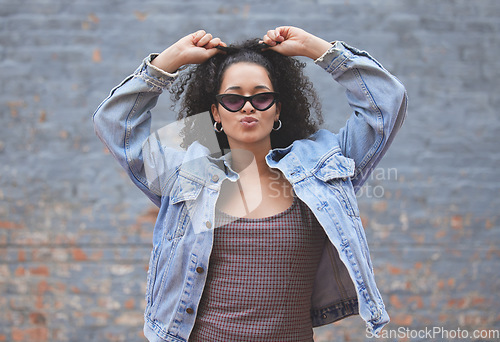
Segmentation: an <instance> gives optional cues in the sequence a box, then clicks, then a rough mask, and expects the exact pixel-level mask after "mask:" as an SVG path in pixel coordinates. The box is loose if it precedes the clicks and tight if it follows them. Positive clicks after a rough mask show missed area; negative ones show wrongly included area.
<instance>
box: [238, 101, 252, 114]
mask: <svg viewBox="0 0 500 342" xmlns="http://www.w3.org/2000/svg"><path fill="white" fill-rule="evenodd" d="M241 111H242V112H243V113H255V108H254V107H253V106H252V104H251V103H250V101H249V100H246V101H245V104H244V105H243V108H241Z"/></svg>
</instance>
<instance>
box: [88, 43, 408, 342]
mask: <svg viewBox="0 0 500 342" xmlns="http://www.w3.org/2000/svg"><path fill="white" fill-rule="evenodd" d="M154 57H155V55H150V56H149V57H148V58H146V59H145V60H144V62H143V63H142V65H141V66H140V67H139V68H138V69H137V70H136V71H135V72H134V74H132V75H130V76H129V77H128V78H126V79H125V80H124V81H123V82H122V83H121V84H119V85H118V86H117V87H115V88H114V89H113V90H112V91H111V94H110V95H109V97H108V98H107V99H105V100H104V102H103V103H102V104H101V105H100V106H99V108H98V109H97V110H96V112H95V113H94V116H93V120H94V125H95V130H96V133H97V135H98V137H99V138H100V139H101V140H102V141H103V142H104V144H105V145H106V146H107V147H108V149H109V150H110V152H111V153H112V154H113V156H114V157H115V158H116V159H117V160H118V162H119V163H120V164H121V166H122V167H123V168H124V169H125V170H126V171H127V173H128V174H129V176H130V178H131V179H132V181H133V182H134V183H135V184H136V185H137V186H138V187H139V188H140V189H141V190H142V191H143V192H144V193H145V194H146V195H147V196H148V197H149V198H150V199H151V200H152V201H153V202H154V203H155V204H156V205H157V206H158V207H159V213H158V218H157V221H156V224H155V227H154V233H153V249H152V252H151V258H150V262H149V270H148V281H147V293H146V301H147V305H146V310H145V325H144V332H145V335H146V337H147V338H148V339H149V340H150V341H172V342H173V341H175V342H180V341H187V340H188V338H189V334H190V332H191V330H192V328H193V326H194V323H195V320H196V313H197V307H198V304H199V302H200V298H201V296H202V293H203V288H204V285H205V281H206V278H207V270H208V264H209V259H210V253H211V250H212V244H213V238H214V226H213V224H214V212H215V204H216V201H217V198H218V195H219V191H220V189H221V184H222V182H223V181H225V180H230V181H234V180H235V179H237V178H238V175H237V174H236V173H235V172H234V171H232V170H231V168H230V165H228V163H226V162H225V161H224V158H222V159H217V158H213V157H211V156H210V151H208V150H207V148H206V147H204V146H202V145H201V144H199V143H193V144H192V145H191V146H189V148H187V150H185V151H177V150H175V151H174V150H172V149H170V148H167V147H165V146H162V144H161V141H160V140H157V141H155V139H154V136H155V135H154V134H153V135H151V132H150V127H151V113H150V110H151V109H152V108H153V107H154V106H155V104H156V101H157V99H158V96H159V95H160V94H161V92H162V91H163V90H164V89H165V88H168V87H169V86H170V85H171V83H172V82H173V81H174V80H175V77H176V76H177V74H169V73H166V72H164V71H162V70H160V69H158V68H156V67H154V66H153V65H151V64H150V61H151V60H152V58H154ZM315 63H316V64H318V65H319V66H320V67H322V68H323V69H325V70H326V71H327V72H328V73H330V74H331V76H332V77H333V79H334V80H336V81H337V82H338V83H339V84H341V85H342V86H344V87H345V89H346V95H347V100H348V102H349V104H350V106H351V108H352V110H353V113H352V115H351V116H350V117H349V119H348V120H347V123H346V125H345V126H344V127H343V128H341V129H340V131H339V132H338V133H337V134H335V133H331V132H329V131H327V130H324V129H321V130H319V131H318V132H316V133H315V134H313V135H312V136H311V137H309V138H308V139H303V140H296V141H295V142H294V143H293V144H292V145H290V146H289V147H287V148H283V149H274V150H271V151H270V152H269V153H268V155H267V156H266V161H267V164H268V165H269V167H271V168H275V169H278V170H280V171H281V172H282V173H283V175H284V176H285V177H286V179H287V180H288V181H289V182H290V184H291V185H292V187H293V190H294V193H295V195H296V196H298V197H299V198H300V199H301V200H302V201H303V202H304V203H305V204H307V206H308V207H309V208H310V209H311V211H312V212H313V213H314V215H315V216H316V218H317V219H318V222H319V223H320V224H321V226H322V227H323V228H324V230H325V232H326V235H327V237H328V241H327V243H326V244H325V247H324V250H323V255H322V258H321V261H320V263H319V266H318V270H317V275H316V280H315V284H314V291H313V295H312V298H311V308H312V309H311V318H312V322H313V326H315V327H317V326H321V325H324V324H328V323H331V322H334V321H337V320H339V319H342V318H344V317H346V316H349V315H353V314H359V315H360V316H361V317H362V318H363V319H364V320H365V321H366V323H367V329H368V331H370V332H371V333H373V334H378V333H379V332H380V330H381V329H382V327H383V326H384V325H385V324H387V323H388V322H389V316H388V314H387V312H386V310H385V306H384V303H383V301H382V298H381V295H380V293H379V291H378V289H377V286H376V284H375V279H374V274H373V267H372V263H371V260H370V255H369V251H368V245H367V242H366V238H365V234H364V230H363V227H362V224H361V219H360V215H359V210H358V206H357V201H356V196H355V192H356V190H357V189H359V188H360V187H361V186H362V184H363V183H364V181H365V180H366V179H367V177H368V176H369V175H370V172H371V171H372V170H373V168H374V167H375V166H376V165H377V163H378V162H379V161H380V159H381V158H382V156H383V155H384V154H385V152H386V151H387V149H388V147H389V145H390V144H391V142H392V141H393V139H394V136H395V135H396V132H397V131H398V130H399V128H400V127H401V125H402V123H403V121H404V118H405V116H406V91H405V88H404V87H403V85H402V84H401V83H400V82H399V81H398V80H397V79H396V78H395V77H394V76H392V75H391V74H390V73H389V72H387V71H386V70H385V69H384V68H383V67H382V66H381V65H380V64H379V63H378V62H377V61H376V60H374V59H373V58H372V57H371V56H370V55H369V54H367V53H366V52H363V51H359V50H357V49H355V48H353V47H350V46H348V45H347V44H345V43H343V42H335V43H334V44H333V46H332V48H331V49H329V50H328V51H327V52H326V53H325V54H324V55H323V56H321V57H320V58H319V59H317V60H316V61H315ZM152 137H153V138H152ZM221 160H222V163H221ZM160 161H162V162H160ZM223 163H224V164H225V165H222V164H223ZM160 169H161V170H160ZM148 170H149V171H148ZM151 170H154V171H155V172H157V173H158V174H161V175H162V176H161V177H158V178H161V180H159V181H153V182H151V181H148V177H147V173H148V172H149V173H151Z"/></svg>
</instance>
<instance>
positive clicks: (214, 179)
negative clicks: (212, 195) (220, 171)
mask: <svg viewBox="0 0 500 342" xmlns="http://www.w3.org/2000/svg"><path fill="white" fill-rule="evenodd" d="M218 180H219V176H217V175H213V176H212V182H214V183H215V182H217V181H218Z"/></svg>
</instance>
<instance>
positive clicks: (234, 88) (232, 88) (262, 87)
mask: <svg viewBox="0 0 500 342" xmlns="http://www.w3.org/2000/svg"><path fill="white" fill-rule="evenodd" d="M240 89H241V87H240V86H232V87H229V88H227V89H226V90H224V92H226V91H228V90H240ZM254 89H267V90H271V88H269V87H268V86H265V85H258V86H255V87H254Z"/></svg>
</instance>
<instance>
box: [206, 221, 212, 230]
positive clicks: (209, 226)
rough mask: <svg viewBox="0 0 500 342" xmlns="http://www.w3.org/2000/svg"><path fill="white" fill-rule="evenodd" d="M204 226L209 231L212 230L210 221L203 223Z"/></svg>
mask: <svg viewBox="0 0 500 342" xmlns="http://www.w3.org/2000/svg"><path fill="white" fill-rule="evenodd" d="M205 226H206V227H207V228H208V229H210V228H212V223H211V222H210V221H207V222H205Z"/></svg>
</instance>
